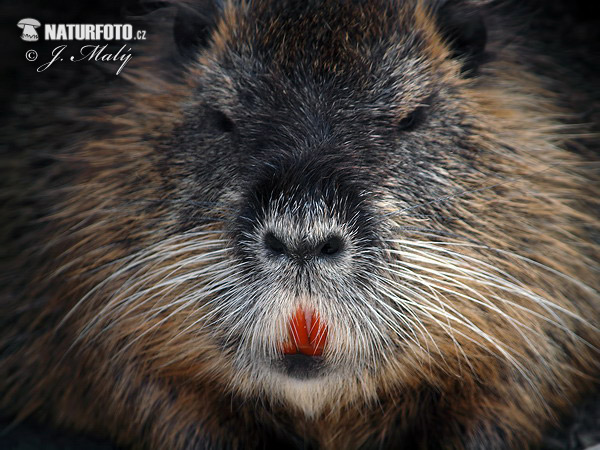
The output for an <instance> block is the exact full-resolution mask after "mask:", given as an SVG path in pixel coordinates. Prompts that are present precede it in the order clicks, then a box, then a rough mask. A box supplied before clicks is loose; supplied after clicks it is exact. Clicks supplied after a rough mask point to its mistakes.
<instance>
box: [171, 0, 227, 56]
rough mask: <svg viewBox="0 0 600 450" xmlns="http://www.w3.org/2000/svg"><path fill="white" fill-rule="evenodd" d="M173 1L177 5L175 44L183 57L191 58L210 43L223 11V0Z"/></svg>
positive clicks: (174, 25)
mask: <svg viewBox="0 0 600 450" xmlns="http://www.w3.org/2000/svg"><path fill="white" fill-rule="evenodd" d="M173 3H174V4H175V5H176V6H177V13H176V15H175V21H174V23H173V36H174V40H175V44H176V46H177V50H178V51H179V53H180V55H181V56H182V57H183V58H191V57H193V55H194V53H195V52H196V51H197V50H198V49H199V48H202V47H204V46H206V45H207V44H208V43H209V41H210V36H211V33H212V31H213V30H214V28H215V26H216V24H217V23H218V20H219V17H220V15H221V12H222V11H223V1H222V0H184V1H174V2H173Z"/></svg>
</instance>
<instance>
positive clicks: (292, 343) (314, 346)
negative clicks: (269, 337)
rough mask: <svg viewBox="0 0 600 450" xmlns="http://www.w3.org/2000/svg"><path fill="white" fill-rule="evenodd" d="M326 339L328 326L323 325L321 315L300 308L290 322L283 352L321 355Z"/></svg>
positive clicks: (287, 353)
mask: <svg viewBox="0 0 600 450" xmlns="http://www.w3.org/2000/svg"><path fill="white" fill-rule="evenodd" d="M307 318H308V321H310V324H308V323H307ZM326 340H327V327H325V326H324V325H322V323H321V321H320V319H319V316H318V315H317V314H316V313H314V312H312V311H311V312H309V313H308V314H307V313H306V312H305V311H304V310H303V309H302V308H298V309H297V310H296V313H295V314H294V316H293V317H292V319H291V320H290V322H289V335H288V338H287V339H286V340H285V342H284V343H283V345H282V349H283V353H285V354H286V355H289V354H295V353H298V352H300V353H303V354H305V355H308V356H319V355H321V354H323V349H324V347H325V341H326Z"/></svg>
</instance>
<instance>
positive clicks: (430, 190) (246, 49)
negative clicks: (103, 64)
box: [0, 0, 600, 449]
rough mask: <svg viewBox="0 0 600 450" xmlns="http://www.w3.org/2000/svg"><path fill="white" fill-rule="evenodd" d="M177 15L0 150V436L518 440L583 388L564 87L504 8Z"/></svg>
mask: <svg viewBox="0 0 600 450" xmlns="http://www.w3.org/2000/svg"><path fill="white" fill-rule="evenodd" d="M174 3H177V5H176V10H177V11H178V12H177V13H176V14H175V17H174V19H173V21H174V24H175V27H174V30H175V32H174V33H173V35H174V39H173V41H172V43H166V37H165V36H166V35H167V31H166V30H167V28H169V30H170V27H166V26H165V24H164V23H162V24H160V25H157V28H156V29H157V30H162V32H163V33H164V34H155V35H154V36H155V37H154V38H153V39H151V40H150V41H149V42H148V43H147V44H146V45H145V48H144V56H140V55H138V56H136V57H135V58H133V60H132V61H131V63H130V65H129V66H128V67H127V68H126V69H125V70H124V72H123V74H121V75H120V76H121V78H122V81H121V82H119V83H116V84H114V85H113V86H111V87H110V88H107V89H104V90H102V91H101V92H96V93H92V94H90V95H89V97H88V96H85V98H83V97H84V95H83V94H82V93H81V92H76V93H73V94H72V97H74V99H71V98H66V99H65V98H62V97H61V99H60V101H58V100H57V101H55V104H54V106H53V108H55V109H51V107H50V106H49V104H48V103H46V104H44V105H41V103H42V101H41V100H40V101H39V103H38V104H37V105H33V106H32V105H28V108H29V109H27V111H26V112H25V113H23V114H27V115H28V116H29V117H33V119H31V120H32V122H31V123H33V125H32V126H30V128H29V129H28V132H27V133H24V132H23V133H21V134H20V135H19V139H15V140H14V142H13V143H12V147H11V151H10V152H6V153H5V154H4V155H3V163H2V164H3V167H5V168H9V170H6V171H5V172H6V174H5V176H4V177H3V178H4V180H3V182H2V183H3V187H2V198H3V200H4V207H3V210H2V218H3V226H2V231H3V234H2V246H3V255H2V256H3V259H2V261H3V271H2V273H3V284H2V288H1V290H0V295H1V302H0V308H1V312H2V313H1V314H0V317H1V320H2V322H1V327H0V392H1V393H2V395H1V396H0V410H1V411H2V413H3V415H5V416H12V417H16V418H17V419H23V418H26V417H30V418H34V419H36V420H37V421H40V422H44V423H49V424H52V425H53V426H55V427H59V428H60V427H62V428H65V429H71V430H77V431H80V432H85V433H91V434H95V435H99V436H106V437H109V438H110V439H112V440H113V441H114V442H115V443H117V444H118V445H120V446H123V447H133V448H149V449H191V448H198V449H224V448H231V449H238V448H239V449H252V448H315V449H317V448H319V449H354V448H365V449H366V448H391V449H396V448H404V449H411V448H457V449H458V448H461V449H462V448H465V449H500V448H524V447H526V446H529V445H536V443H538V442H539V440H540V438H541V436H542V434H543V432H544V430H545V429H546V428H547V427H549V426H551V425H552V424H553V423H554V422H555V421H556V420H557V417H559V416H560V414H561V412H562V411H564V410H565V409H566V408H567V407H568V405H570V404H571V403H572V402H575V401H577V400H578V399H579V398H580V397H581V396H582V395H584V394H585V393H586V392H588V391H589V390H590V389H592V388H593V387H594V383H595V380H597V376H598V374H599V372H600V367H599V364H598V361H599V355H598V345H599V343H600V332H599V329H598V326H599V325H600V324H599V320H598V319H599V316H600V314H599V306H600V295H599V289H600V280H599V279H598V278H599V277H598V270H599V268H600V267H599V264H598V261H599V260H600V258H599V256H600V248H599V241H598V239H599V236H600V220H599V214H598V211H599V205H598V203H599V202H598V199H599V198H600V186H599V183H598V174H597V165H594V164H593V163H592V161H593V158H594V152H595V151H596V148H595V147H594V144H595V142H596V141H595V138H594V126H593V125H591V124H589V123H587V122H586V121H585V120H583V119H582V116H581V115H578V112H579V111H578V110H577V106H576V102H574V101H573V98H582V96H581V95H580V96H579V97H577V95H576V93H583V97H584V98H585V92H586V91H585V89H586V86H585V85H582V84H581V83H575V82H574V81H573V80H574V78H573V79H571V78H569V77H568V75H567V74H568V73H569V72H568V68H565V67H563V66H564V65H563V64H561V62H560V59H559V58H556V57H554V55H548V54H544V53H543V52H541V51H540V48H541V46H538V41H536V36H535V35H532V33H533V31H532V30H531V29H528V28H527V27H526V26H525V24H524V23H523V22H522V21H519V20H516V19H515V17H514V14H513V13H511V10H510V8H508V7H503V5H502V4H501V3H500V2H481V1H469V0H435V1H434V0H430V1H420V2H417V1H413V0H373V1H368V2H367V1H359V0H355V1H350V0H346V1H334V0H309V1H299V0H263V1H233V0H231V1H225V2H222V1H217V0H189V1H183V2H174ZM170 33H171V32H170V31H169V34H170ZM92 90H93V89H92ZM46 100H47V99H44V101H46ZM50 104H51V102H50ZM56 105H59V106H56ZM73 105H79V106H77V107H74V106H73ZM588 106H589V105H588ZM36 107H37V110H36ZM56 108H57V109H56ZM44 112H45V113H46V114H47V115H48V116H49V117H51V120H48V119H47V118H46V117H45V116H44ZM57 118H60V119H61V121H58V120H57ZM13 126H15V127H16V125H13ZM21 126H23V125H22V124H21Z"/></svg>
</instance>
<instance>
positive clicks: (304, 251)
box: [264, 231, 344, 260]
mask: <svg viewBox="0 0 600 450" xmlns="http://www.w3.org/2000/svg"><path fill="white" fill-rule="evenodd" d="M291 242H295V240H294V239H292V236H285V237H284V236H277V235H275V233H273V232H270V231H269V232H267V233H266V234H265V237H264V246H265V248H266V249H267V252H268V254H269V255H270V256H271V257H274V258H277V257H289V258H292V259H295V260H306V259H310V258H327V259H333V258H335V257H337V256H339V255H341V254H342V252H343V251H344V239H343V238H342V237H341V236H339V235H330V236H328V237H327V238H325V239H322V240H319V241H317V242H316V243H312V244H311V243H309V242H308V241H306V240H305V241H302V242H300V243H297V244H292V243H291Z"/></svg>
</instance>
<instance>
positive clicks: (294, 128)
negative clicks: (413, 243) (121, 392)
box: [166, 2, 482, 411]
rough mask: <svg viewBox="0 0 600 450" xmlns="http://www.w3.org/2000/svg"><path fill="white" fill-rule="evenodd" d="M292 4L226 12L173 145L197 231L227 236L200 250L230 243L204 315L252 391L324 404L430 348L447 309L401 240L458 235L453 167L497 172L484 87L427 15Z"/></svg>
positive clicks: (187, 220)
mask: <svg viewBox="0 0 600 450" xmlns="http://www.w3.org/2000/svg"><path fill="white" fill-rule="evenodd" d="M281 3H282V4H281V5H279V6H278V5H269V6H268V7H264V9H261V7H260V6H254V7H249V8H247V10H242V11H241V12H240V11H237V12H233V11H230V12H229V14H228V15H227V14H226V18H225V19H224V21H223V22H222V23H221V25H220V26H219V28H218V29H217V31H216V35H215V36H214V37H213V44H212V45H211V46H210V47H209V48H208V50H206V51H205V52H203V53H202V54H201V55H200V56H199V57H198V62H197V63H195V64H194V65H192V72H191V75H190V79H189V83H190V84H191V85H192V86H193V89H192V94H191V95H190V98H189V99H188V101H187V102H186V104H185V109H184V119H183V121H182V123H181V125H180V126H179V127H177V129H176V130H175V131H174V133H173V135H172V136H171V138H170V139H169V140H168V143H167V144H166V146H167V147H168V152H169V159H170V163H171V165H172V166H173V167H174V168H173V171H172V173H171V175H170V182H171V183H174V184H176V185H177V191H178V192H179V193H181V194H182V196H183V198H184V199H185V200H186V201H187V202H188V204H191V205H193V206H192V207H190V208H186V209H185V210H184V212H183V213H181V214H179V221H180V225H181V230H183V231H185V230H188V229H191V230H193V229H195V228H196V227H202V226H206V227H209V228H211V227H215V228H216V229H217V230H218V235H219V240H218V241H210V240H207V241H206V244H205V245H206V249H204V248H203V243H202V242H203V240H202V238H200V239H199V243H198V252H199V253H204V252H208V254H209V255H210V254H213V253H215V254H217V253H218V256H215V257H214V260H215V262H212V261H211V262H209V264H214V266H213V267H214V270H212V271H211V272H210V275H209V276H208V277H206V279H203V280H202V284H205V286H206V287H203V288H202V289H201V290H200V291H202V290H203V289H204V290H208V291H210V292H211V294H210V295H209V296H207V297H202V296H201V295H200V294H198V296H197V301H198V303H199V304H200V305H203V311H205V314H204V315H199V316H198V319H197V321H198V324H199V325H202V326H205V327H207V328H208V329H209V330H210V332H211V333H210V335H211V339H213V340H214V345H215V346H217V347H219V348H222V349H223V352H226V353H227V358H229V359H230V360H231V363H232V365H233V367H234V371H235V373H236V376H237V377H238V380H237V381H236V380H234V381H232V383H233V384H234V385H235V386H236V387H240V386H241V387H242V390H243V389H246V390H248V389H254V388H256V387H259V389H260V388H264V389H265V391H266V392H267V393H268V395H273V394H274V395H275V396H278V395H283V396H284V397H286V398H288V399H291V400H292V402H293V403H295V404H300V405H303V407H304V408H305V409H306V410H307V411H308V410H310V409H311V408H313V407H315V405H316V404H317V403H324V402H326V401H327V400H330V398H331V396H332V395H333V394H335V395H342V392H343V395H344V396H346V397H348V396H350V397H351V396H354V395H359V394H360V395H365V394H366V395H367V396H370V395H374V393H375V389H374V386H376V385H377V383H376V382H374V381H373V380H376V379H378V378H380V377H382V374H383V373H384V372H385V370H386V367H388V369H387V370H390V369H389V366H390V360H392V361H393V362H394V363H393V365H394V366H396V365H399V366H400V367H402V366H403V364H405V363H404V362H403V360H404V359H405V358H407V359H409V360H412V359H413V358H415V357H416V358H417V359H419V358H421V357H424V356H423V354H421V353H423V352H424V351H425V348H426V345H429V344H424V341H423V339H425V340H427V338H426V334H425V333H429V331H428V330H427V329H426V328H425V326H424V325H423V318H422V317H420V316H419V315H420V314H421V315H422V314H425V315H427V314H429V313H428V312H427V311H426V310H424V309H419V308H422V307H430V308H433V309H434V310H435V311H436V312H438V313H440V312H443V310H440V307H439V306H438V305H436V306H433V307H432V306H431V305H430V304H429V305H427V304H425V305H418V304H415V302H416V300H415V296H416V297H419V296H421V295H427V294H423V287H422V286H421V285H419V286H417V287H415V286H413V285H412V283H411V282H409V281H407V280H406V279H404V280H397V279H396V278H397V273H398V272H399V269H400V268H401V267H400V266H398V264H401V262H400V261H399V260H400V259H401V256H400V254H399V253H398V249H397V240H398V239H403V238H404V236H406V233H407V231H406V230H407V229H410V228H411V227H412V228H413V229H414V231H417V232H422V233H423V232H424V233H429V232H431V233H434V235H435V233H437V234H439V232H440V230H443V231H444V232H455V231H457V228H452V226H451V223H452V222H453V221H458V220H460V219H461V217H460V216H459V215H457V213H455V212H454V211H453V210H452V207H451V206H448V205H444V214H443V216H442V214H440V215H439V217H438V216H437V213H438V211H439V209H440V203H439V201H440V199H443V197H444V196H445V195H447V194H448V193H449V192H455V191H456V190H457V189H460V185H459V184H458V183H457V180H455V179H453V177H454V176H456V175H453V174H460V176H461V177H469V176H473V174H477V172H478V171H480V170H482V169H481V168H480V167H479V163H478V161H477V157H478V156H477V155H478V152H479V150H480V149H479V148H478V147H477V144H476V143H475V142H474V137H473V131H472V127H473V124H474V119H473V118H472V117H471V116H472V115H473V112H472V111H470V110H469V106H470V105H469V102H470V100H469V99H468V98H467V93H466V92H465V91H464V90H463V89H462V88H463V86H464V85H466V83H467V81H466V79H465V78H464V77H463V76H462V74H461V71H460V69H461V66H460V65H459V64H458V63H457V62H456V61H454V60H452V59H451V58H450V52H449V50H448V49H446V47H444V44H442V37H441V35H439V34H437V31H434V28H432V27H433V25H432V24H433V21H432V19H431V18H429V17H427V15H426V14H425V13H424V12H423V11H422V10H416V9H415V8H414V5H413V6H411V5H404V7H403V8H398V7H397V6H394V7H393V8H392V5H391V2H390V4H389V5H388V6H387V7H386V6H384V5H383V4H380V2H376V3H377V4H374V3H373V4H371V5H368V4H360V5H355V4H352V5H350V4H348V5H345V6H341V7H340V6H339V5H336V6H335V7H333V6H331V5H329V6H328V7H324V6H323V5H321V4H317V3H318V2H317V3H315V4H307V5H306V6H304V7H301V8H297V9H293V8H289V5H283V3H285V2H281ZM382 11H383V12H382ZM382 16H383V17H382ZM255 23H261V24H263V25H262V26H261V27H255V26H253V25H252V24H255ZM365 23H368V24H370V26H369V27H368V28H366V27H365V26H364V24H365ZM291 27H293V34H292V36H293V37H292V38H290V30H291ZM375 61H377V63H375ZM175 163H176V164H177V165H176V166H175ZM417 207H418V208H419V210H418V214H414V213H413V212H412V210H413V208H417ZM215 216H217V217H222V219H221V220H220V219H215V218H214V217H215ZM421 217H431V218H432V220H430V221H429V222H427V223H424V224H421V223H420V218H421ZM403 230H404V231H403ZM409 262H410V261H409ZM403 263H404V262H403ZM217 267H218V268H217ZM427 301H428V302H429V303H431V300H430V299H428V300H427ZM416 310H418V312H417V311H416ZM297 314H299V315H300V316H301V317H303V316H307V319H305V320H304V322H306V326H307V327H308V330H307V335H308V341H309V342H308V344H309V345H308V347H307V348H308V350H306V351H301V349H300V345H301V342H300V341H301V338H300V337H299V336H298V335H297V333H298V332H299V331H298V330H296V329H295V328H296V327H298V328H302V326H303V323H302V321H300V322H298V321H297V320H294V319H293V318H294V317H296V315H297ZM429 315H430V314H429ZM309 316H310V317H319V321H318V322H316V321H311V319H310V317H309ZM442 316H443V314H442ZM311 326H313V327H314V328H315V330H313V333H312V335H311V329H310V328H311ZM423 335H425V336H423ZM311 337H312V338H313V339H314V342H313V339H311ZM305 344H306V343H305ZM286 345H287V346H291V350H290V349H288V351H285V349H284V348H285V346H286ZM311 346H312V347H311ZM317 347H324V349H322V351H321V349H320V348H318V351H317ZM413 347H415V348H413ZM417 353H419V355H417V356H415V355H416V354H417ZM406 364H408V365H409V366H411V367H412V366H414V361H410V362H408V363H406ZM241 374H243V376H242V375H241ZM244 383H246V384H244ZM310 405H312V406H310Z"/></svg>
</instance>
